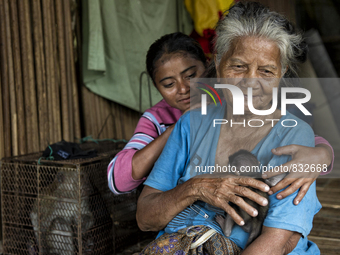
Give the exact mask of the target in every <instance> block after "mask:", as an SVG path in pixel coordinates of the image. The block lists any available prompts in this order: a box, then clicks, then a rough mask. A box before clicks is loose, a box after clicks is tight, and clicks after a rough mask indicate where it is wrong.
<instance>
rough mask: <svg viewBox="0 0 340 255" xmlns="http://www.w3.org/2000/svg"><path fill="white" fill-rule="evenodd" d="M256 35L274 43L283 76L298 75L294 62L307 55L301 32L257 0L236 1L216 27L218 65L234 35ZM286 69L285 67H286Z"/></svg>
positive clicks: (234, 37)
mask: <svg viewBox="0 0 340 255" xmlns="http://www.w3.org/2000/svg"><path fill="white" fill-rule="evenodd" d="M245 36H255V37H261V38H266V39H269V40H272V41H274V42H276V43H277V46H278V47H279V49H280V54H281V66H282V74H285V75H284V77H296V76H297V64H298V63H299V62H304V61H305V60H306V56H307V44H306V43H305V41H304V39H303V37H302V35H301V33H300V32H297V31H296V30H295V28H294V26H293V24H292V23H291V22H289V21H288V20H287V19H286V18H285V17H284V16H282V15H280V14H278V13H276V12H272V11H270V10H269V9H268V8H267V7H265V6H263V5H261V4H260V3H257V2H246V3H243V2H238V3H236V4H235V5H234V6H232V7H231V8H230V9H229V11H228V12H227V14H226V15H225V16H224V17H223V18H222V19H221V20H220V21H219V23H218V25H217V27H216V38H215V54H216V58H215V61H216V64H217V65H219V62H220V61H221V59H222V57H223V56H224V54H225V53H226V52H227V51H228V50H229V49H230V46H231V44H232V42H233V41H234V40H235V39H238V38H241V37H245ZM286 69H287V70H286Z"/></svg>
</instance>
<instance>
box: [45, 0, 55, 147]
mask: <svg viewBox="0 0 340 255" xmlns="http://www.w3.org/2000/svg"><path fill="white" fill-rule="evenodd" d="M42 14H43V15H42V16H43V29H44V46H45V66H46V84H47V109H48V121H49V130H48V131H49V143H54V142H56V138H55V125H56V124H57V123H55V122H54V112H53V111H54V110H53V103H52V100H53V89H52V88H53V87H54V86H52V75H53V74H52V73H53V72H54V70H53V68H52V65H53V64H52V62H53V59H52V54H53V53H52V42H51V40H52V38H51V37H52V36H51V33H50V31H51V24H50V3H49V0H44V1H42ZM53 80H54V78H53Z"/></svg>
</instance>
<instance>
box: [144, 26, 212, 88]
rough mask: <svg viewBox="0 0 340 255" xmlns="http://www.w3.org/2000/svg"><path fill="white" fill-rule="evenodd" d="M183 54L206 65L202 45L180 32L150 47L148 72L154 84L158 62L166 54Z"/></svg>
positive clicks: (169, 35)
mask: <svg viewBox="0 0 340 255" xmlns="http://www.w3.org/2000/svg"><path fill="white" fill-rule="evenodd" d="M181 52H183V54H189V55H190V56H191V57H193V58H194V59H197V60H200V61H202V63H203V64H204V65H206V62H207V59H206V57H205V55H204V52H203V50H202V48H201V46H200V44H199V43H198V42H197V41H196V40H195V39H193V38H191V37H189V36H187V35H185V34H183V33H180V32H176V33H172V34H167V35H164V36H162V37H161V38H159V39H158V40H157V41H155V42H154V43H153V44H152V45H151V46H150V48H149V50H148V53H147V55H146V70H147V72H148V74H149V75H150V77H151V79H152V81H153V83H154V84H155V80H154V71H155V68H156V67H155V65H156V62H157V60H159V59H160V58H161V57H162V56H163V55H164V54H173V53H181Z"/></svg>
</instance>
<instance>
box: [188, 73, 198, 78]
mask: <svg viewBox="0 0 340 255" xmlns="http://www.w3.org/2000/svg"><path fill="white" fill-rule="evenodd" d="M195 77H196V72H193V73H192V74H190V75H188V76H187V78H189V79H191V78H195Z"/></svg>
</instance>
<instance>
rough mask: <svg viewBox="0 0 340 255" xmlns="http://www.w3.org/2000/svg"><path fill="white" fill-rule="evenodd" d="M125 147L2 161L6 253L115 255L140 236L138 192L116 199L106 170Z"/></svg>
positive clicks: (110, 145) (107, 146)
mask: <svg viewBox="0 0 340 255" xmlns="http://www.w3.org/2000/svg"><path fill="white" fill-rule="evenodd" d="M123 146H124V143H112V142H104V143H101V144H95V143H86V144H83V145H81V147H82V149H84V150H88V149H96V150H97V157H94V158H89V159H77V160H65V161H49V160H41V164H40V165H39V164H38V159H39V158H40V157H41V153H35V154H30V155H25V156H18V157H13V158H7V159H3V160H2V163H1V209H2V228H3V229H2V230H3V250H4V253H5V254H28V255H37V254H63V255H71V254H72V255H73V254H91V255H92V254H93V255H94V254H101V255H102V254H115V252H116V251H117V250H119V249H121V248H124V247H125V246H126V245H127V244H129V243H130V242H137V241H138V239H139V235H140V231H139V230H138V227H137V225H136V220H135V212H136V202H137V198H138V193H137V192H133V193H131V194H128V195H123V196H115V195H114V194H113V193H112V192H111V191H110V190H109V188H108V185H107V179H106V171H107V166H108V164H109V162H110V160H111V159H112V158H113V157H114V155H115V154H116V153H117V152H118V151H119V150H120V149H122V147H123Z"/></svg>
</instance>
